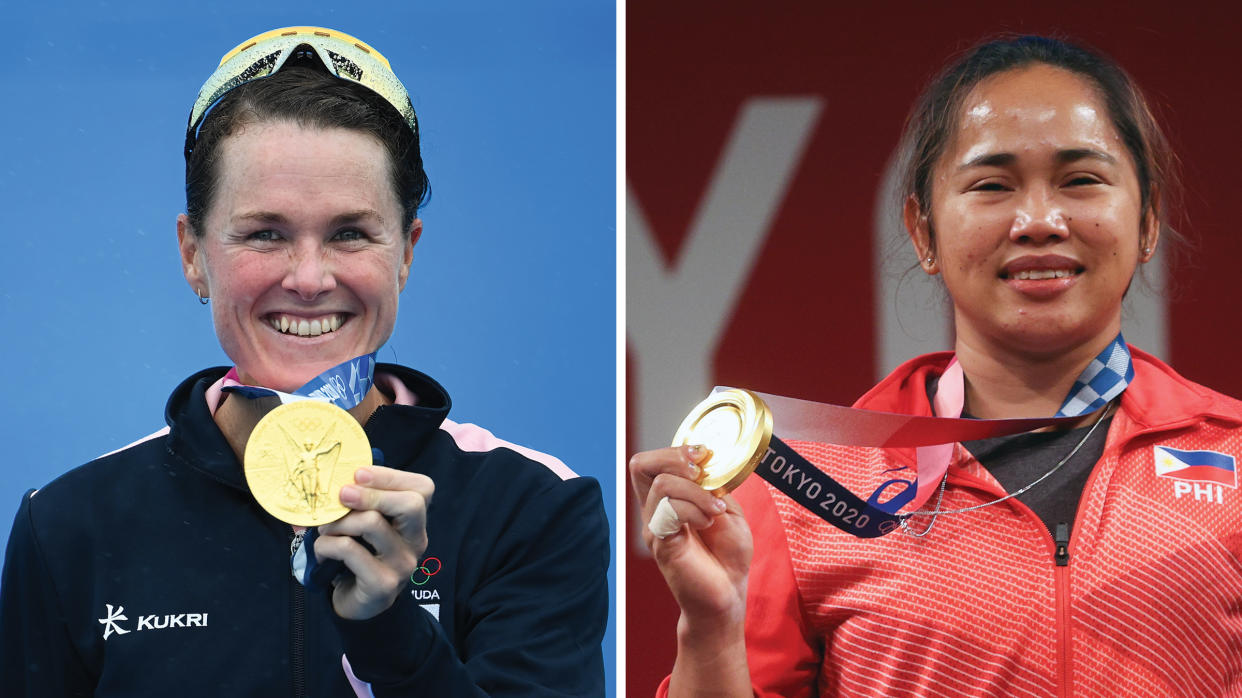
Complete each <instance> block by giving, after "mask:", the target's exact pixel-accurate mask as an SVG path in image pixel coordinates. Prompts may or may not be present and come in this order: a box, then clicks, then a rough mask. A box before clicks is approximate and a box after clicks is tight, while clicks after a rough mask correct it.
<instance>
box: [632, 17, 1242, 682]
mask: <svg viewBox="0 0 1242 698" xmlns="http://www.w3.org/2000/svg"><path fill="white" fill-rule="evenodd" d="M906 143H907V145H908V146H909V148H910V152H912V153H913V156H912V157H911V158H910V160H909V165H908V167H909V170H908V172H907V176H906V186H905V190H904V192H903V193H904V201H905V204H904V219H905V225H906V230H907V232H908V234H909V237H910V241H911V243H912V246H913V248H914V252H915V254H916V255H917V258H918V260H919V264H920V266H921V267H922V268H923V270H924V271H925V272H926V273H928V274H932V275H940V276H941V277H942V278H943V280H944V284H945V287H946V289H947V291H948V294H949V296H950V298H951V299H952V302H953V310H954V315H953V316H954V321H955V325H954V326H955V329H956V338H955V341H954V352H952V353H950V352H943V353H939V354H930V355H926V356H921V357H916V358H914V359H912V360H910V361H908V362H907V363H905V364H904V365H902V366H900V367H898V368H897V369H896V371H894V372H893V373H892V374H891V375H890V376H889V377H888V378H885V379H884V380H883V381H881V382H880V384H879V385H877V386H875V387H874V388H873V389H872V390H871V391H870V392H868V393H867V394H866V395H864V396H863V397H862V398H860V399H859V400H858V402H857V403H856V406H857V407H861V408H867V409H870V410H878V411H882V412H892V413H900V414H906V415H915V416H925V417H959V416H966V417H976V418H978V417H983V418H1017V417H1048V416H1051V415H1055V416H1058V417H1066V418H1068V420H1067V422H1068V423H1069V426H1067V427H1066V428H1063V429H1060V430H1044V431H1041V432H1034V433H1029V434H1019V435H1017V436H1009V437H1000V438H991V439H982V440H978V441H970V442H965V443H956V444H948V445H946V446H945V447H944V448H942V447H941V446H939V445H933V446H932V447H930V448H919V449H917V450H916V449H915V448H887V447H886V448H880V447H862V446H844V445H837V444H829V443H816V442H811V441H796V442H791V443H790V444H789V446H790V447H791V448H792V449H793V451H796V452H797V453H798V454H800V456H801V457H803V458H805V459H806V460H807V461H809V463H810V464H813V466H815V467H818V468H819V469H821V470H823V471H825V472H827V473H830V474H831V476H832V477H833V478H834V479H837V480H838V481H839V482H840V483H841V484H842V485H844V486H845V487H847V488H848V489H849V490H851V491H852V492H854V493H859V492H864V493H865V492H873V493H875V494H873V495H872V499H871V500H870V504H872V505H874V506H875V507H878V508H880V509H883V510H884V511H883V513H885V514H889V515H895V516H896V517H897V520H896V521H894V525H893V526H892V527H891V528H890V529H889V531H888V532H887V535H885V536H883V537H876V538H855V537H853V536H851V535H850V534H848V533H846V532H843V531H842V530H838V529H837V528H834V527H833V526H831V525H830V524H829V523H828V522H826V521H825V520H823V519H821V518H820V517H819V516H818V515H817V514H816V513H814V512H813V511H811V510H810V509H808V508H806V507H804V506H803V505H802V504H801V503H799V502H796V501H794V500H793V499H791V498H789V497H786V496H784V495H783V494H782V490H780V489H778V488H777V487H774V486H773V485H771V484H767V483H765V482H762V481H759V480H757V479H755V478H750V479H749V480H747V481H746V482H745V483H744V484H743V485H742V486H741V487H739V488H738V489H737V491H736V492H735V495H721V496H720V497H717V496H713V494H715V493H710V492H707V491H706V490H705V489H704V488H703V487H700V486H699V484H698V480H699V478H700V476H701V474H702V472H703V468H702V467H701V466H703V465H705V464H707V463H708V462H710V459H711V458H712V456H713V455H714V454H712V453H711V452H710V451H708V450H707V449H704V448H702V447H701V446H700V445H698V444H692V443H691V444H687V445H685V446H681V447H678V448H667V449H661V450H656V451H647V452H643V453H638V454H636V455H635V456H634V457H633V458H632V459H631V461H630V473H631V479H632V481H633V484H634V488H635V491H636V493H637V495H638V497H639V500H640V501H641V502H642V506H643V516H644V519H645V521H646V522H647V529H646V530H645V531H644V539H645V540H646V542H647V544H648V545H649V546H650V548H651V550H652V553H653V555H654V558H655V560H656V562H657V564H658V565H659V566H660V571H661V573H662V574H663V576H664V579H665V581H666V582H667V584H668V586H669V588H670V589H671V591H672V593H673V596H674V597H675V598H676V600H677V603H678V605H679V607H680V609H681V617H680V620H679V622H678V626H677V658H676V662H675V664H674V665H673V668H672V675H671V676H670V677H669V678H668V679H667V680H666V681H665V682H664V684H663V686H661V688H660V691H661V693H662V694H668V695H673V696H681V695H716V696H724V695H728V696H751V695H761V696H781V697H789V696H807V695H815V694H819V695H837V694H842V695H855V696H857V695H866V696H892V695H903V696H923V695H926V696H932V695H935V696H943V695H957V696H984V695H987V696H1000V695H1031V696H1053V695H1126V696H1131V695H1134V696H1138V695H1141V696H1155V695H1173V694H1177V695H1225V694H1228V693H1230V692H1236V690H1237V688H1238V681H1237V677H1238V676H1239V675H1242V655H1239V653H1238V652H1237V647H1238V646H1239V642H1242V633H1240V632H1239V626H1238V623H1237V612H1236V610H1237V608H1238V607H1239V605H1240V604H1242V574H1240V573H1239V565H1238V546H1237V531H1238V530H1240V529H1242V501H1240V500H1239V498H1237V497H1232V496H1231V497H1230V498H1228V499H1227V498H1225V496H1224V493H1225V492H1226V490H1225V489H1223V488H1235V487H1236V484H1237V483H1236V473H1235V465H1234V464H1235V458H1236V454H1237V444H1238V440H1239V434H1240V433H1242V432H1240V429H1242V403H1239V402H1238V401H1236V400H1233V399H1231V398H1228V397H1226V396H1224V395H1221V394H1219V393H1215V392H1213V391H1211V390H1208V389H1207V388H1204V387H1203V386H1199V385H1196V384H1194V383H1191V382H1190V381H1188V380H1186V379H1184V378H1182V377H1181V376H1179V375H1178V374H1177V373H1176V372H1174V371H1173V369H1171V368H1169V367H1168V366H1166V365H1165V364H1163V363H1161V362H1160V361H1159V360H1157V359H1155V358H1153V357H1151V356H1149V355H1147V354H1145V353H1143V352H1142V351H1141V350H1139V349H1137V348H1135V347H1131V346H1129V345H1127V344H1126V342H1125V341H1124V339H1123V338H1122V335H1121V328H1122V310H1121V308H1122V298H1123V297H1124V296H1125V294H1126V291H1127V289H1128V288H1129V285H1130V282H1131V280H1132V278H1133V277H1134V275H1135V272H1136V270H1137V269H1138V267H1139V265H1140V264H1142V263H1145V262H1147V261H1149V260H1150V259H1151V258H1152V256H1153V254H1155V252H1156V247H1157V243H1158V242H1161V241H1165V242H1166V243H1167V241H1168V240H1169V239H1171V238H1173V237H1174V235H1173V233H1172V232H1171V230H1170V229H1169V228H1168V227H1167V223H1166V221H1167V215H1168V212H1167V208H1166V205H1165V202H1166V201H1167V200H1168V195H1169V189H1170V188H1171V187H1172V185H1173V183H1172V181H1171V180H1170V179H1169V177H1168V172H1169V168H1168V166H1167V163H1168V162H1169V160H1170V158H1171V154H1170V153H1169V151H1168V148H1167V145H1166V144H1165V142H1164V139H1163V137H1162V136H1161V134H1160V130H1159V129H1158V128H1157V126H1156V124H1155V122H1154V120H1153V119H1152V118H1151V115H1150V113H1149V112H1148V110H1147V108H1146V106H1145V103H1144V101H1143V97H1142V95H1141V93H1140V92H1139V90H1138V88H1137V87H1136V86H1135V85H1134V84H1133V83H1132V82H1131V81H1130V79H1129V78H1128V76H1126V74H1125V73H1124V72H1123V71H1122V70H1121V69H1120V68H1119V67H1118V66H1116V65H1115V64H1114V63H1112V62H1111V61H1110V60H1108V59H1106V58H1104V57H1102V56H1099V55H1097V54H1094V53H1092V52H1090V51H1087V50H1085V49H1083V48H1080V47H1077V46H1074V45H1071V44H1068V43H1065V42H1062V41H1056V40H1052V39H1046V38H1042V37H1029V36H1027V37H1008V38H1004V39H1000V40H996V41H991V42H987V43H984V44H981V45H979V46H976V47H975V48H974V49H972V50H971V51H969V52H968V53H966V54H965V55H964V56H962V57H961V58H959V59H958V60H957V61H956V62H954V63H953V64H952V65H950V66H949V67H948V68H946V69H945V71H944V72H942V73H941V74H940V75H939V76H937V77H936V79H935V80H934V81H933V82H932V83H931V85H930V86H929V87H928V89H927V91H926V92H925V94H924V96H923V98H922V99H921V100H920V101H919V103H918V104H917V105H916V107H915V110H914V112H913V114H912V116H911V118H910V120H909V121H908V123H907V130H906ZM1062 426H1065V425H1064V424H1063V425H1062ZM775 430H776V431H777V432H778V433H779V430H780V424H779V423H778V424H776V425H775ZM773 452H774V451H773V449H769V450H768V454H769V455H770V454H772V453H773ZM790 453H792V452H790ZM937 454H940V455H937ZM786 455H788V454H786ZM786 455H782V456H781V457H780V459H781V462H792V458H790V459H789V460H788V461H786V460H785V458H786ZM776 460H777V459H774V460H773V461H772V464H773V467H775V464H776ZM933 466H936V467H933ZM807 467H808V468H809V467H811V465H808V466H807ZM787 472H788V471H787ZM900 472H904V475H895V474H894V473H900ZM911 473H917V478H916V480H917V484H918V487H917V491H918V494H917V495H911V496H910V497H895V496H894V497H891V498H888V497H886V498H885V499H886V501H881V497H880V494H881V493H882V492H883V491H884V490H885V488H886V487H888V486H889V485H892V484H894V483H899V482H901V480H896V479H894V478H898V477H909V476H910V474H911ZM1162 478H1171V479H1172V480H1174V481H1173V482H1171V481H1170V480H1169V479H1162ZM803 479H804V481H805V480H806V478H805V477H804V478H803ZM1191 481H1193V482H1194V485H1193V486H1194V487H1195V488H1200V489H1199V491H1200V492H1202V493H1203V494H1204V495H1205V496H1204V499H1205V500H1206V501H1204V502H1200V501H1199V497H1198V496H1196V497H1195V498H1194V500H1193V501H1192V500H1191V498H1190V497H1183V495H1185V494H1188V493H1189V492H1190V491H1191ZM925 484H926V485H930V486H924V485H925ZM1230 491H1231V490H1230ZM830 501H832V500H827V499H824V500H821V503H822V502H830ZM894 502H900V503H897V504H895V503H894ZM846 504H847V503H846V502H845V501H844V500H839V501H838V502H837V505H839V506H845V505H846ZM890 505H891V506H890ZM807 506H810V507H811V508H812V509H813V508H817V507H816V506H815V504H814V501H813V499H812V504H809V505H807ZM885 507H888V508H887V509H885ZM899 509H900V511H899ZM840 515H841V514H840V513H839V512H838V513H837V516H840ZM752 536H753V538H752ZM1172 589H1176V590H1179V591H1178V593H1170V590H1172Z"/></svg>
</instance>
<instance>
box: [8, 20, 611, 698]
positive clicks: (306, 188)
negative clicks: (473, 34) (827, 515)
mask: <svg viewBox="0 0 1242 698" xmlns="http://www.w3.org/2000/svg"><path fill="white" fill-rule="evenodd" d="M185 155H186V195H187V197H186V198H187V203H186V211H187V212H186V213H184V214H182V215H180V216H178V217H177V237H178V241H179V245H180V252H181V255H180V256H181V263H182V267H183V271H184V274H185V278H186V281H187V282H188V283H189V285H190V288H191V289H192V290H193V292H194V293H195V294H197V295H198V297H199V299H200V301H201V302H203V303H209V304H210V305H211V308H212V319H213V322H214V325H215V330H216V335H217V337H218V339H219V342H220V345H221V347H222V348H223V349H224V351H225V353H226V354H227V355H228V357H229V358H230V359H231V360H232V361H233V363H234V366H233V367H232V368H230V369H226V368H214V369H206V370H203V371H200V372H199V373H197V374H195V375H193V376H191V377H189V378H188V379H186V380H185V381H184V382H183V383H182V384H181V385H180V386H179V387H178V388H177V389H176V390H175V391H174V393H173V395H172V396H171V398H170V399H169V401H168V406H167V409H166V419H167V421H168V424H169V428H168V429H165V430H163V431H161V432H159V433H157V434H154V435H152V436H150V437H148V438H147V439H144V440H142V441H140V442H138V443H136V444H133V445H131V446H129V447H126V448H124V449H121V450H120V451H117V452H114V453H112V454H109V455H107V456H104V457H102V458H100V459H98V460H96V461H93V462H91V463H88V464H87V465H85V466H82V467H81V468H77V469H75V470H73V471H71V472H69V473H67V474H66V475H64V476H62V477H61V478H59V479H57V480H56V481H54V482H52V483H50V484H49V485H47V486H46V487H45V488H43V489H41V490H39V491H38V492H37V493H33V494H31V495H30V496H27V497H26V498H24V500H23V502H22V507H21V510H20V511H19V512H18V515H17V520H16V522H15V523H14V526H13V530H12V534H11V536H10V540H9V546H8V552H7V555H6V558H5V566H4V578H3V585H2V586H0V630H2V635H3V637H4V640H3V652H0V657H2V658H0V675H2V676H3V677H4V680H3V683H4V685H5V695H27V696H35V695H39V696H43V695H95V696H110V695H169V694H173V693H176V694H179V695H210V696H220V695H285V694H292V695H295V696H340V695H348V694H350V693H353V694H356V695H360V696H362V695H365V696H409V695H437V696H440V695H443V696H459V695H460V696H464V695H481V694H484V693H486V694H487V695H515V696H529V695H602V694H603V693H604V674H603V664H602V656H601V651H600V642H601V639H602V636H603V633H604V629H605V624H606V620H607V609H608V589H607V580H606V576H605V574H606V570H607V567H608V557H609V553H608V549H609V546H608V529H607V522H606V519H605V517H604V513H603V508H602V502H601V499H600V492H599V485H598V483H597V482H596V481H595V480H593V479H591V478H580V477H577V476H575V475H574V473H573V472H572V471H571V470H569V468H567V467H566V466H565V465H564V464H563V463H561V462H560V461H559V460H557V459H555V458H553V457H551V456H547V455H545V454H541V453H537V452H535V451H531V450H529V449H525V448H523V447H520V446H516V445H514V444H510V443H507V442H503V441H500V440H499V439H496V438H495V437H493V436H492V435H491V434H490V433H488V432H486V431H485V430H482V429H480V428H478V427H475V426H473V425H462V424H455V423H454V422H452V421H449V420H448V419H447V414H448V411H449V407H450V404H451V402H450V400H449V397H448V394H447V393H446V392H445V391H444V389H443V388H442V387H441V386H440V385H439V384H438V383H436V382H435V381H434V380H433V379H431V378H430V377H428V376H426V375H424V374H422V373H419V372H418V371H415V370H413V369H410V368H406V367H403V366H398V365H393V364H377V363H376V360H375V356H376V352H377V351H378V350H379V348H380V347H381V345H383V344H384V343H385V342H386V341H387V340H388V339H389V337H390V335H391V334H392V332H393V327H394V323H395V322H396V318H397V307H398V299H399V297H400V294H401V291H402V289H403V288H404V287H405V284H406V281H407V279H408V276H409V272H410V264H411V260H412V257H413V249H414V245H415V244H416V243H417V242H418V240H419V237H420V234H421V232H422V222H421V221H420V220H419V219H418V218H417V211H418V207H419V206H420V205H421V203H422V202H423V201H424V200H425V198H426V195H427V191H428V189H427V176H426V174H425V172H424V171H423V166H422V159H421V155H420V151H419V125H418V119H417V117H416V116H415V113H414V109H413V106H412V104H411V102H410V99H409V97H408V95H407V94H406V92H405V88H404V87H403V86H402V85H401V83H400V81H398V80H397V78H396V76H395V75H394V74H393V73H392V71H391V69H390V67H389V65H388V62H387V60H386V59H384V58H383V56H381V55H380V54H379V53H378V52H377V51H375V49H373V48H371V47H370V46H367V45H366V44H363V43H362V42H360V41H359V40H357V39H355V38H353V37H350V36H347V35H344V34H341V33H339V32H335V31H333V30H328V29H323V28H318V27H288V28H284V29H278V30H273V31H271V32H266V33H264V34H261V35H259V36H257V37H254V38H252V39H250V40H248V41H246V42H243V43H242V44H241V45H239V46H238V47H237V48H236V49H234V50H233V51H231V52H229V53H228V54H226V56H225V57H224V59H223V60H222V61H221V64H220V67H219V68H218V69H217V71H216V72H215V74H213V75H212V77H211V78H210V79H209V80H208V82H207V84H206V85H205V86H204V87H203V89H202V91H201V92H200V95H199V99H198V101H197V102H196V104H195V106H194V108H193V110H192V112H191V116H190V122H189V127H188V129H187V135H186V147H185ZM306 401H317V402H319V403H328V404H327V405H324V404H315V403H308V402H306ZM350 450H353V451H354V452H355V453H361V454H362V456H360V457H361V458H363V459H364V460H362V461H351V460H349V458H348V457H346V456H343V455H342V454H344V453H347V452H348V451H350ZM372 458H373V459H374V461H375V462H374V464H372V463H371V460H372ZM256 463H257V465H256ZM338 471H341V472H338ZM256 472H257V473H259V476H258V477H256V476H255V473H256ZM333 499H336V500H338V501H339V506H337V502H335V501H332V500H333ZM256 500H258V501H256ZM433 500H434V501H433ZM260 501H261V502H262V506H261V505H260V503H259V502H260ZM272 502H275V505H274V506H272V505H271V504H272ZM329 510H339V518H335V519H332V518H328V517H326V516H324V517H323V518H321V512H323V511H329ZM273 511H276V512H291V513H290V514H289V515H288V516H282V517H281V518H280V519H278V518H275V517H274V516H273V515H272V514H271V513H269V512H273ZM303 519H305V520H303ZM307 521H313V522H315V523H317V524H319V525H317V526H316V525H310V524H308V523H307ZM290 524H305V526H309V528H308V527H305V526H304V525H290ZM413 591H417V592H418V593H417V594H414V593H413Z"/></svg>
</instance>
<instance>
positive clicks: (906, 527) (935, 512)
mask: <svg viewBox="0 0 1242 698" xmlns="http://www.w3.org/2000/svg"><path fill="white" fill-rule="evenodd" d="M1112 412H1113V403H1112V402H1110V403H1108V405H1107V406H1106V407H1105V408H1104V409H1103V410H1100V418H1099V419H1097V420H1095V424H1092V425H1091V428H1090V429H1088V430H1087V435H1086V436H1084V437H1082V440H1081V441H1079V442H1078V444H1077V445H1075V446H1074V448H1073V450H1071V451H1070V452H1069V453H1068V454H1066V456H1065V457H1064V458H1062V459H1061V460H1060V461H1058V462H1057V464H1056V465H1054V466H1052V470H1049V471H1048V472H1046V473H1044V474H1043V475H1040V476H1039V477H1038V478H1036V479H1035V481H1034V482H1031V483H1030V484H1029V485H1027V486H1025V487H1023V488H1022V489H1020V490H1016V491H1014V492H1010V493H1009V494H1007V495H1005V496H1004V497H1001V498H999V499H993V500H992V501H990V502H984V503H983V504H976V505H975V506H973V507H965V508H963V509H941V508H940V504H941V502H943V501H944V488H945V485H946V483H948V481H949V471H948V469H947V468H946V469H945V472H944V475H941V476H940V488H939V493H938V494H937V495H936V506H935V508H934V509H932V510H931V511H916V512H912V513H909V514H906V515H904V516H902V517H901V530H902V531H904V532H905V533H906V534H907V535H911V536H914V537H915V538H922V537H923V536H925V535H927V534H928V533H930V532H931V530H932V527H933V526H935V525H936V517H938V516H940V515H941V514H964V513H966V512H968V511H975V510H977V509H982V508H984V507H990V506H992V505H993V504H1000V503H1001V502H1003V501H1005V500H1007V499H1012V498H1014V497H1017V496H1018V495H1020V494H1022V493H1023V492H1026V491H1027V490H1029V489H1031V488H1032V487H1034V486H1035V485H1038V484H1039V483H1041V482H1043V481H1044V480H1047V479H1048V478H1049V477H1051V476H1052V474H1053V473H1055V472H1056V471H1058V470H1060V469H1061V466H1063V465H1065V464H1066V463H1068V462H1069V459H1071V458H1073V457H1074V454H1075V453H1078V450H1079V449H1081V448H1082V447H1083V444H1085V443H1087V441H1088V440H1089V439H1090V438H1091V435H1092V434H1094V433H1095V429H1096V427H1098V426H1100V424H1101V423H1102V422H1103V421H1104V420H1105V419H1107V418H1108V416H1109V415H1110V414H1112ZM915 516H930V517H931V521H929V522H927V528H924V529H923V530H922V531H919V532H917V533H916V532H915V531H913V530H911V528H910V523H909V521H910V519H912V518H914V517H915Z"/></svg>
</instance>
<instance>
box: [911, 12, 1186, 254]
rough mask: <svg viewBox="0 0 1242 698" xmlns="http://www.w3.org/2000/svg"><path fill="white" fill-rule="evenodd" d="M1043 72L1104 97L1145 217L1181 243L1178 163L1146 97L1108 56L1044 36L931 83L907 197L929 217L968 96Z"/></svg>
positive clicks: (1007, 44) (969, 56) (957, 66)
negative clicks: (1010, 74) (998, 81)
mask: <svg viewBox="0 0 1242 698" xmlns="http://www.w3.org/2000/svg"><path fill="white" fill-rule="evenodd" d="M1036 64H1044V65H1049V66H1052V67H1055V68H1060V69H1063V70H1067V71H1069V72H1071V73H1074V74H1075V75H1078V76H1080V77H1082V78H1084V79H1086V80H1087V81H1088V82H1090V83H1091V84H1092V85H1093V86H1094V87H1095V88H1096V89H1097V90H1098V91H1099V94H1100V96H1101V99H1102V101H1103V102H1104V104H1105V106H1106V107H1107V109H1108V115H1109V118H1110V119H1111V121H1112V124H1113V127H1114V128H1115V129H1116V130H1117V134H1118V135H1119V136H1120V137H1121V141H1122V143H1124V144H1125V147H1126V149H1127V151H1128V152H1129V153H1130V157H1131V159H1132V160H1133V161H1134V167H1135V170H1136V174H1137V175H1138V182H1139V188H1140V195H1141V196H1142V213H1143V215H1144V216H1145V215H1146V214H1147V213H1148V212H1154V213H1155V215H1156V219H1157V221H1158V222H1159V225H1160V232H1161V236H1162V239H1163V240H1165V241H1166V242H1174V241H1176V240H1178V235H1177V233H1176V232H1175V231H1173V230H1172V228H1171V226H1170V225H1169V209H1170V208H1171V206H1170V202H1171V201H1176V199H1177V192H1176V191H1175V190H1176V189H1177V178H1176V175H1175V169H1176V158H1175V157H1174V154H1173V151H1172V149H1171V148H1170V146H1169V143H1168V140H1167V139H1166V138H1165V135H1164V133H1163V132H1162V131H1161V129H1160V126H1159V124H1158V123H1157V122H1156V119H1155V116H1154V115H1153V114H1152V111H1151V109H1150V107H1148V104H1147V100H1146V99H1145V98H1144V97H1143V93H1142V91H1141V90H1139V88H1138V85H1136V84H1135V82H1134V80H1133V79H1131V78H1130V76H1129V75H1128V74H1126V72H1125V71H1124V70H1122V68H1121V66H1119V65H1117V64H1116V63H1115V62H1113V61H1112V60H1111V59H1109V58H1107V57H1106V56H1104V55H1102V54H1099V53H1096V52H1094V51H1091V50H1088V49H1086V48H1083V47H1081V46H1076V45H1074V44H1071V43H1068V42H1066V41H1060V40H1058V39H1052V38H1047V37H1042V36H1005V37H1002V38H998V39H994V40H990V41H986V42H984V43H982V44H979V45H977V46H975V47H974V48H972V49H970V50H969V51H967V52H966V53H965V54H964V55H962V56H961V57H960V58H958V59H957V60H956V61H954V62H953V63H951V64H950V65H949V66H948V67H946V68H945V69H944V70H942V71H941V72H940V73H939V74H938V75H937V76H936V77H935V78H934V79H933V80H932V82H931V84H930V85H929V86H928V87H927V89H926V90H925V91H924V92H923V95H922V96H921V97H920V99H919V101H918V102H916V103H915V107H914V111H913V112H912V113H911V114H910V117H909V119H908V120H907V122H906V129H905V134H904V136H903V145H904V147H905V149H904V150H903V152H906V153H909V156H910V159H909V162H908V164H907V167H906V171H905V180H904V181H903V183H902V185H903V186H902V192H903V196H904V197H908V196H911V195H912V196H914V198H915V200H916V201H917V202H918V205H919V209H920V210H921V211H923V212H924V213H925V214H929V213H930V211H931V179H932V170H933V169H934V168H935V166H936V162H937V161H938V160H939V159H940V157H941V155H943V154H944V151H945V149H946V148H947V147H948V144H949V142H950V141H951V140H952V138H953V135H954V131H955V130H956V128H957V124H958V122H959V120H960V117H961V109H962V104H963V102H965V100H966V97H967V95H969V94H970V92H971V90H973V89H974V88H975V86H976V85H978V84H979V83H980V82H982V81H983V80H985V79H986V78H988V77H990V76H992V75H996V74H998V73H1003V72H1006V71H1009V70H1017V69H1020V68H1025V67H1028V66H1032V65H1036ZM1165 235H1168V236H1169V237H1167V238H1166V237H1164V236H1165Z"/></svg>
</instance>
